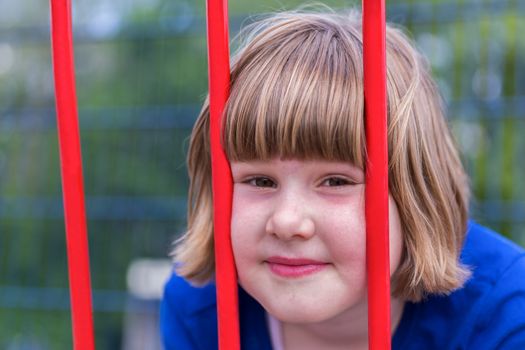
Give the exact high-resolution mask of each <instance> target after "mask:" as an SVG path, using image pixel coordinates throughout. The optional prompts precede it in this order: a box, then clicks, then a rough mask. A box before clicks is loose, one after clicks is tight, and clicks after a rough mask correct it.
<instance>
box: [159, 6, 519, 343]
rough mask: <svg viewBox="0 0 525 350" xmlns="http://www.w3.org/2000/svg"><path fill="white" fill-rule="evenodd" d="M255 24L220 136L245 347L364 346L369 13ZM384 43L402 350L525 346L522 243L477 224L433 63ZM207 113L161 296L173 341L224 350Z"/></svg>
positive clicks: (301, 15) (193, 147) (391, 39)
mask: <svg viewBox="0 0 525 350" xmlns="http://www.w3.org/2000/svg"><path fill="white" fill-rule="evenodd" d="M245 33H247V34H246V35H245V36H244V37H245V38H246V39H245V41H244V43H243V44H242V45H241V48H240V49H239V51H238V53H237V54H236V55H235V57H234V58H233V60H232V62H233V63H232V68H231V92H230V97H229V100H228V103H227V106H226V109H225V114H224V125H223V134H222V137H223V138H222V142H223V147H224V149H225V152H226V154H227V157H228V159H229V161H230V165H231V170H232V176H233V183H234V192H233V208H232V219H231V220H232V221H231V239H232V248H233V253H234V258H235V264H236V268H237V272H238V277H239V285H240V289H239V309H240V311H239V312H240V326H241V344H242V348H243V349H249V350H257V349H272V348H273V349H286V350H292V349H301V350H305V349H327V350H328V349H366V348H367V299H366V295H367V293H366V268H365V220H364V187H365V180H364V171H365V163H366V149H365V140H364V135H365V132H364V120H363V118H364V111H363V65H362V62H363V58H362V38H361V19H360V17H359V14H358V13H357V12H356V11H350V12H349V13H348V14H345V15H340V14H335V13H333V12H328V13H307V12H299V11H295V12H284V13H279V14H275V15H273V16H271V17H269V18H266V19H264V20H261V21H259V22H257V23H255V24H253V25H251V26H250V27H248V28H247V29H246V30H245ZM386 38H387V91H388V143H389V176H390V177H389V189H390V195H389V205H390V208H389V210H390V260H391V261H390V264H391V282H392V298H391V305H392V314H391V317H392V319H391V323H392V336H393V339H392V344H393V349H476V350H479V349H525V278H523V277H524V275H525V274H524V272H525V252H524V251H523V250H522V249H521V248H518V247H517V246H516V245H514V244H512V243H511V242H509V241H507V240H505V239H503V238H501V237H500V236H498V235H497V234H495V233H493V232H491V231H490V230H488V229H486V228H483V227H481V226H479V225H477V224H475V223H473V222H471V221H468V214H467V208H468V201H469V190H468V179H467V176H466V175H465V172H464V169H463V167H462V165H461V162H460V159H459V156H458V153H457V150H456V148H455V145H454V142H453V140H452V137H451V134H450V131H449V129H448V127H447V124H446V120H445V117H444V114H443V109H442V103H441V100H440V95H439V93H438V91H437V90H436V87H435V84H434V82H433V81H432V79H431V76H430V73H429V69H428V65H427V63H426V61H425V59H424V58H423V57H422V56H421V55H420V54H419V53H418V52H417V51H416V50H415V49H414V46H413V44H412V43H411V42H410V40H409V39H407V37H406V36H405V35H404V34H403V33H402V32H401V31H400V30H399V29H395V28H393V27H391V26H389V27H387V35H386ZM208 107H209V106H208V101H206V102H205V103H204V106H203V108H202V111H201V113H200V115H199V117H198V120H197V122H196V124H195V127H194V129H193V132H192V137H191V144H190V149H189V156H188V169H189V175H190V179H191V183H190V190H189V213H188V230H187V232H186V233H185V235H184V236H183V237H182V238H181V239H180V240H179V241H178V242H177V246H176V248H175V251H174V258H175V262H176V269H175V271H176V272H175V273H174V274H173V276H172V278H171V279H170V281H169V282H168V283H167V285H166V289H165V296H164V300H163V302H162V308H161V329H162V336H163V342H164V344H165V347H166V348H167V349H179V350H181V349H202V350H208V349H215V348H217V314H216V300H215V287H214V284H213V276H214V256H213V255H214V254H213V227H212V192H211V164H210V155H209V108H208Z"/></svg>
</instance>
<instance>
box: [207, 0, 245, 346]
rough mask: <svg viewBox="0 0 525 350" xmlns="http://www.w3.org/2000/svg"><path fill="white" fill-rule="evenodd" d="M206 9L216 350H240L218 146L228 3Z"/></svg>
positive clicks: (226, 172)
mask: <svg viewBox="0 0 525 350" xmlns="http://www.w3.org/2000/svg"><path fill="white" fill-rule="evenodd" d="M206 5H207V6H206V8H207V27H208V28H207V29H208V76H209V89H210V141H211V162H212V186H213V211H214V212H213V225H214V226H213V227H214V238H215V266H216V267H215V272H216V285H217V313H218V326H219V330H218V332H219V349H221V350H239V349H240V333H239V310H238V309H239V307H238V300H237V299H238V294H237V272H236V270H235V262H234V259H233V252H232V246H231V239H230V220H231V208H232V191H233V186H232V175H231V170H230V165H229V162H228V160H227V158H226V154H225V153H224V150H223V149H222V147H221V142H220V131H221V130H220V129H221V117H222V112H223V110H224V105H225V104H226V101H227V99H228V95H229V84H230V64H229V55H230V53H229V46H228V41H229V39H228V2H227V0H207V3H206Z"/></svg>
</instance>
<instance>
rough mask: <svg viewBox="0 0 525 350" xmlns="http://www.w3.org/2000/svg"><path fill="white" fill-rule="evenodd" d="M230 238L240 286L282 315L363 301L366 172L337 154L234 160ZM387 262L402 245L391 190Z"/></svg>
mask: <svg viewBox="0 0 525 350" xmlns="http://www.w3.org/2000/svg"><path fill="white" fill-rule="evenodd" d="M231 169H232V174H233V181H234V192H233V212H232V222H231V224H232V227H231V238H232V246H233V253H234V257H235V264H236V266H237V271H238V275H239V282H240V284H241V286H242V287H243V288H244V289H245V290H246V291H247V292H248V293H249V294H250V295H252V296H253V297H254V298H255V299H256V300H257V301H258V302H259V303H261V305H262V306H263V307H264V308H265V309H266V310H267V311H268V312H269V313H270V314H272V315H273V316H274V317H276V318H278V319H280V320H281V321H284V322H298V323H304V322H321V321H325V320H328V319H330V318H333V317H335V316H338V315H340V314H342V313H343V312H344V311H346V310H352V308H354V307H356V306H362V305H363V304H364V303H366V233H365V216H364V202H365V201H364V191H365V185H364V183H365V176H364V173H363V171H362V170H361V169H359V168H357V167H355V166H353V165H351V164H350V163H346V162H340V161H318V160H315V161H300V160H280V159H277V158H275V159H272V160H271V161H249V162H232V163H231ZM389 203H390V206H389V211H390V266H391V268H390V269H391V273H393V272H394V271H395V270H396V269H397V267H398V265H399V263H400V259H401V252H402V248H403V241H402V233H401V228H400V220H399V214H398V211H397V207H396V205H395V202H394V201H393V200H392V198H389Z"/></svg>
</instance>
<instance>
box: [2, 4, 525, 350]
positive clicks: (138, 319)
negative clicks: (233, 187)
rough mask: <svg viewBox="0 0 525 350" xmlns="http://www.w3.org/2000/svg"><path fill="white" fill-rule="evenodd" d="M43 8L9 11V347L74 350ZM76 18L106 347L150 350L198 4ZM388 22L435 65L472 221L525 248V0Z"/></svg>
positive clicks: (85, 7) (172, 213)
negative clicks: (470, 194)
mask: <svg viewBox="0 0 525 350" xmlns="http://www.w3.org/2000/svg"><path fill="white" fill-rule="evenodd" d="M327 3H328V4H330V5H332V6H336V7H341V6H343V5H348V3H345V2H342V1H330V2H327ZM298 4H299V1H295V2H292V1H290V2H289V3H288V2H287V3H286V8H293V7H294V6H295V5H298ZM47 5H48V4H47V3H45V2H44V3H38V2H34V3H30V2H29V1H27V2H11V3H10V4H6V8H5V12H4V13H3V14H0V347H1V348H5V349H70V348H71V344H72V341H71V326H70V315H69V312H70V310H69V294H68V281H67V266H66V249H65V234H64V224H63V214H62V203H61V188H60V177H59V161H58V146H57V134H56V123H55V115H54V98H53V82H52V72H51V59H50V49H49V25H48V22H49V18H48V9H47ZM277 8H282V4H277V3H276V2H273V3H270V2H267V3H263V2H257V3H256V4H255V2H251V1H242V2H241V1H232V2H230V15H231V18H230V23H231V28H232V32H233V33H232V35H233V34H234V33H235V32H236V31H237V30H238V29H239V27H240V26H241V25H242V24H243V23H246V22H249V21H250V20H251V19H250V18H248V17H247V15H248V14H253V13H261V12H268V11H271V10H275V9H277ZM73 10H74V32H75V59H76V71H77V93H78V99H79V110H80V125H81V137H82V147H83V149H82V152H83V160H84V179H85V182H86V183H85V189H86V196H87V199H86V200H87V215H88V220H89V222H88V231H89V244H90V259H91V273H92V286H93V296H94V309H95V330H96V342H97V348H99V349H119V348H122V349H154V348H155V347H159V346H160V345H159V343H158V338H157V328H156V327H157V326H156V317H157V307H158V286H159V285H160V284H161V283H162V276H165V275H164V274H165V273H167V270H166V266H168V269H169V260H168V258H167V254H168V252H169V250H170V247H171V246H170V244H171V242H172V240H173V238H175V237H176V236H177V234H180V233H181V232H182V231H183V230H184V226H185V210H186V191H187V184H188V179H187V175H186V168H185V163H184V161H185V152H186V149H187V143H188V140H187V138H188V135H189V133H190V130H191V126H192V123H193V121H194V120H195V118H196V116H197V114H198V111H199V108H200V106H199V105H200V103H202V101H203V97H204V95H205V92H206V86H207V77H206V74H207V67H206V51H205V50H206V46H205V20H204V17H203V14H204V2H202V3H199V4H197V3H194V2H190V1H185V0H178V1H164V0H148V1H146V0H143V1H138V0H136V1H114V2H108V1H102V0H98V1H77V2H75V3H74V9H73ZM387 18H388V20H389V21H393V22H396V23H400V24H402V25H404V26H406V27H407V28H408V29H409V31H410V32H411V35H412V37H413V38H414V40H415V41H416V43H417V45H418V47H419V48H420V49H421V50H422V51H423V52H424V53H425V54H426V55H427V56H428V58H429V62H430V64H431V67H432V70H433V74H434V76H435V78H436V80H437V82H438V84H439V86H440V88H441V91H442V93H443V96H444V99H445V101H446V103H447V106H448V108H449V109H448V116H449V121H450V124H451V126H452V128H453V131H454V134H455V136H456V138H457V141H458V144H459V146H460V148H461V150H462V154H463V160H464V162H465V164H466V166H467V169H468V171H469V174H470V175H471V185H472V188H473V191H474V200H473V204H472V208H471V209H472V210H471V211H472V216H473V217H474V218H475V219H476V220H478V221H480V222H481V223H484V224H486V225H488V226H489V227H492V228H494V229H496V230H499V231H500V232H502V233H503V234H505V235H507V236H508V237H510V238H511V239H513V240H514V241H516V242H518V243H519V244H522V245H525V182H524V181H523V179H524V178H525V162H524V159H523V154H525V138H523V137H522V135H524V134H525V69H524V66H525V41H523V40H520V34H521V33H523V32H525V1H523V0H513V1H510V0H509V1H502V0H499V1H488V0H487V1H481V0H479V1H474V0H470V1H467V0H464V1H437V0H434V1H416V0H414V1H406V2H394V1H391V2H388V4H387ZM166 263H168V265H166ZM152 276H153V277H152ZM159 281H160V282H159ZM144 286H145V287H144ZM147 287H151V288H147Z"/></svg>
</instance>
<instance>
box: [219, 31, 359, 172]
mask: <svg viewBox="0 0 525 350" xmlns="http://www.w3.org/2000/svg"><path fill="white" fill-rule="evenodd" d="M283 22H284V23H282V25H281V26H277V28H276V27H274V28H272V30H273V33H272V35H265V33H264V32H263V33H261V35H259V36H258V37H259V38H262V39H260V40H258V41H261V42H258V41H256V42H254V43H252V45H251V46H249V47H247V48H246V49H245V50H244V51H243V52H242V55H241V57H242V58H241V59H240V60H238V61H237V62H236V63H235V64H234V66H233V68H232V88H231V93H230V98H229V100H228V103H227V106H226V112H225V118H224V121H225V122H224V125H223V143H224V148H225V151H226V154H227V157H228V159H229V160H230V161H244V160H253V159H261V160H267V159H270V158H273V157H280V158H282V159H290V158H296V159H321V158H322V159H328V160H341V161H348V162H351V163H353V164H355V165H357V166H359V167H361V168H363V167H364V159H365V139H364V137H365V135H364V121H363V93H362V83H361V82H362V67H361V65H362V64H361V61H360V60H361V59H360V56H361V55H360V54H359V51H360V50H359V48H358V47H355V48H352V47H349V45H348V43H343V42H342V40H341V38H340V37H339V35H338V33H336V32H334V31H333V30H326V29H324V30H322V28H315V27H313V26H311V25H310V26H305V23H304V21H303V23H302V26H303V27H305V28H298V30H296V31H294V33H293V35H290V31H289V30H288V29H287V27H289V26H292V25H293V26H294V27H295V28H296V27H297V26H300V25H301V24H299V23H289V22H286V21H283ZM301 29H303V30H301ZM279 30H283V31H287V35H282V36H281V35H278V33H275V32H276V31H279ZM269 37H270V38H271V41H267V42H263V41H264V38H269ZM349 51H351V52H349ZM268 62H271V64H268Z"/></svg>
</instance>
